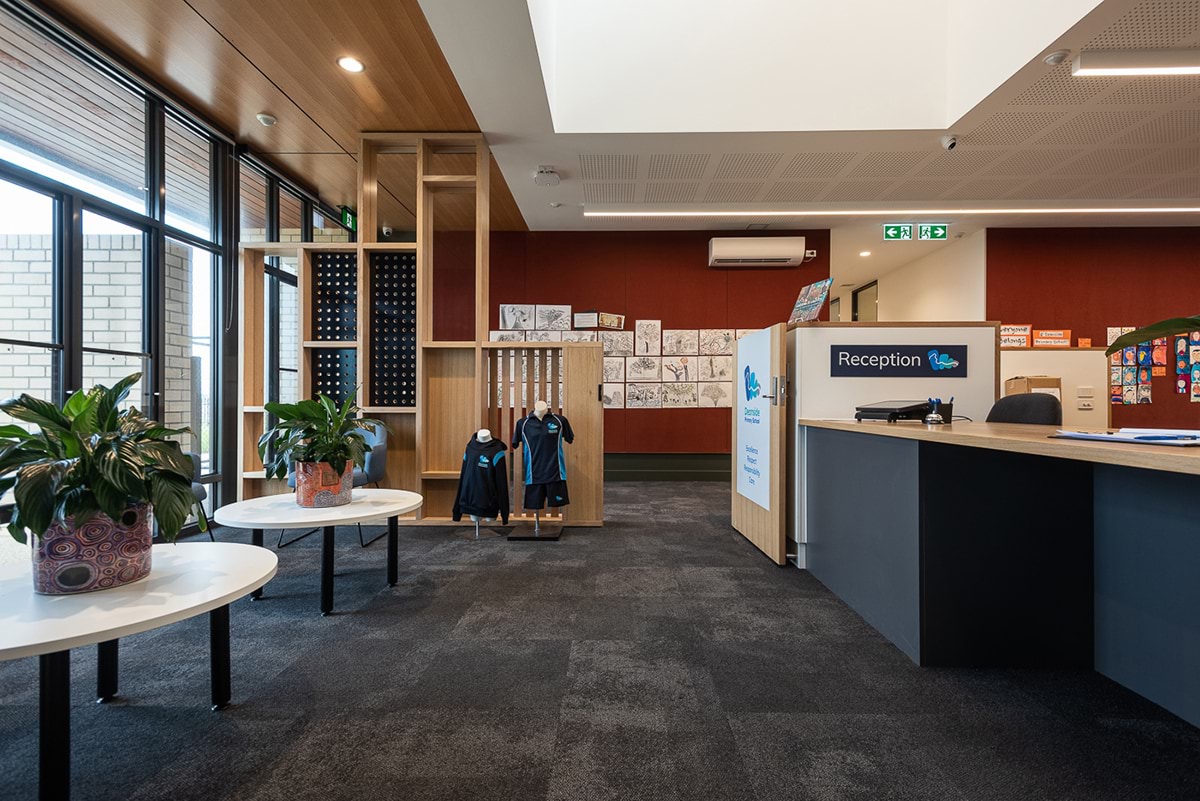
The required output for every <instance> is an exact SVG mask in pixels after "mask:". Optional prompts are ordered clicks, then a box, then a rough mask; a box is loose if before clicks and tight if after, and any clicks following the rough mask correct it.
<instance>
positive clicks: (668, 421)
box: [434, 230, 829, 453]
mask: <svg viewBox="0 0 1200 801" xmlns="http://www.w3.org/2000/svg"><path fill="white" fill-rule="evenodd" d="M754 235H755V232H745V231H737V232H735V231H728V230H725V231H648V232H638V231H613V232H609V231H605V232H590V231H535V232H494V233H493V234H492V237H491V252H490V262H491V290H490V291H491V299H490V306H491V309H489V314H490V316H491V327H492V328H497V327H498V326H499V305H500V304H501V303H569V304H571V307H572V310H573V311H584V310H586V309H597V310H599V311H606V312H613V313H615V314H624V315H625V323H626V328H627V329H632V327H633V323H634V321H635V320H662V324H663V328H761V327H763V326H767V325H771V324H773V323H778V322H782V321H785V320H787V317H788V314H789V313H790V312H791V310H792V305H793V304H794V303H795V301H796V296H797V295H798V294H799V292H800V289H801V288H802V287H804V286H805V285H807V284H811V283H813V282H814V281H820V280H821V279H823V278H828V277H829V231H827V230H814V231H786V232H785V231H771V232H770V233H769V234H766V235H769V236H804V237H805V238H806V240H807V242H806V247H807V248H808V249H810V250H816V251H817V258H816V259H814V260H813V261H811V262H809V263H808V264H805V265H803V266H801V267H790V268H778V269H717V268H710V267H708V266H707V264H708V240H709V239H711V238H712V237H714V236H754ZM455 238H456V235H454V234H449V233H447V234H441V235H439V236H438V238H437V239H436V240H435V245H434V250H435V254H436V255H435V256H434V264H435V265H439V266H438V267H437V268H435V271H434V286H435V290H436V295H435V297H436V298H438V306H437V308H436V309H435V310H434V335H435V338H437V339H472V338H473V333H472V331H471V323H470V318H471V308H472V307H471V296H472V293H473V287H472V285H471V274H470V267H469V261H470V259H472V258H473V252H472V247H471V245H470V243H469V242H468V243H467V244H466V248H465V252H466V257H465V259H464V257H463V248H462V247H460V246H459V245H457V244H453V245H452V244H449V242H448V240H451V239H455ZM444 240H445V241H446V243H445V244H444ZM464 261H466V262H468V264H466V265H464V264H463V262H464ZM463 281H465V282H466V283H465V284H461V283H460V282H463ZM821 319H828V307H826V309H825V310H824V311H823V312H822V315H821ZM731 426H732V421H731V411H730V410H729V409H609V410H607V411H605V413H604V450H605V452H607V453H729V451H730V428H731Z"/></svg>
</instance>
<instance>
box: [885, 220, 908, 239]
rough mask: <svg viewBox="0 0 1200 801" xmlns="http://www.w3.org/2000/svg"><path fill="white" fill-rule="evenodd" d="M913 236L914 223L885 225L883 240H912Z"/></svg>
mask: <svg viewBox="0 0 1200 801" xmlns="http://www.w3.org/2000/svg"><path fill="white" fill-rule="evenodd" d="M912 234H913V224H912V223H884V225H883V238H884V241H887V242H899V241H901V240H906V239H912Z"/></svg>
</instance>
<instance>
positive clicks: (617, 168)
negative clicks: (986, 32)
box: [579, 153, 638, 181]
mask: <svg viewBox="0 0 1200 801" xmlns="http://www.w3.org/2000/svg"><path fill="white" fill-rule="evenodd" d="M637 169H638V157H637V156H636V155H631V154H612V155H606V154H588V153H581V154H579V177H580V178H582V179H583V180H585V181H632V180H633V179H635V178H637Z"/></svg>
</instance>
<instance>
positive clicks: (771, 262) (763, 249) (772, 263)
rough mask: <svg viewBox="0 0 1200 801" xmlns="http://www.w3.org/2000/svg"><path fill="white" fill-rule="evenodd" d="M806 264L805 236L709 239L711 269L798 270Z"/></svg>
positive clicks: (709, 264)
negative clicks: (760, 268) (771, 268)
mask: <svg viewBox="0 0 1200 801" xmlns="http://www.w3.org/2000/svg"><path fill="white" fill-rule="evenodd" d="M803 262H804V237H802V236H754V237H715V238H713V239H710V240H708V266H709V267H757V266H763V267H783V266H786V267H796V266H799V265H800V264H802V263H803Z"/></svg>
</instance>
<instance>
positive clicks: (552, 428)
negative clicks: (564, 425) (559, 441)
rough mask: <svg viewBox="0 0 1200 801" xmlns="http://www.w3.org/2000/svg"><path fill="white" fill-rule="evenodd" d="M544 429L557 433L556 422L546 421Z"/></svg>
mask: <svg viewBox="0 0 1200 801" xmlns="http://www.w3.org/2000/svg"><path fill="white" fill-rule="evenodd" d="M546 430H547V431H549V432H550V433H551V434H557V433H558V424H557V423H554V422H549V423H546Z"/></svg>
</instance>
